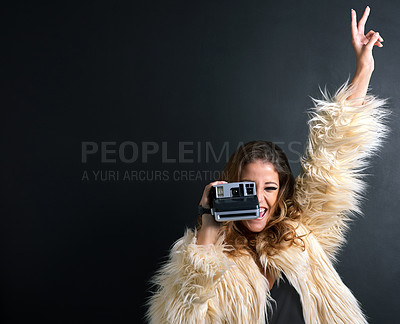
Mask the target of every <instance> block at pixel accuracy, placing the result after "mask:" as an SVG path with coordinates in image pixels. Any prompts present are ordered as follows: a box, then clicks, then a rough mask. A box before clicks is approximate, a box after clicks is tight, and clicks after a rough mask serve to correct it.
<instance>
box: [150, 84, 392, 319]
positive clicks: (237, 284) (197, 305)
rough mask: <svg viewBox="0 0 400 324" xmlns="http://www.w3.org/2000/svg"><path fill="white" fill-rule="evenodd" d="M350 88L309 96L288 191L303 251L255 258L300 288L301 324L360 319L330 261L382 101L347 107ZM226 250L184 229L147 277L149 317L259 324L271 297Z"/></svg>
mask: <svg viewBox="0 0 400 324" xmlns="http://www.w3.org/2000/svg"><path fill="white" fill-rule="evenodd" d="M351 91H352V89H351V88H350V87H349V84H348V81H347V82H346V83H345V84H343V85H342V86H341V87H340V88H339V90H337V92H336V93H335V95H334V96H333V97H331V96H330V95H329V94H327V92H326V90H325V92H322V91H321V92H322V95H323V99H322V100H317V99H313V101H314V106H315V107H314V108H313V109H312V110H311V111H310V115H311V119H310V121H309V128H310V135H309V140H308V147H307V151H306V154H305V156H304V157H303V159H302V167H303V172H302V174H301V175H300V176H299V177H298V178H297V180H296V181H297V183H296V193H295V197H296V199H297V201H298V202H299V203H300V205H301V207H302V210H303V215H302V218H301V220H300V223H299V224H298V225H299V227H298V230H297V232H298V234H299V235H302V234H306V236H304V237H303V240H304V243H305V247H306V249H305V251H303V250H302V249H300V248H298V247H296V246H293V247H291V248H289V249H287V250H284V251H281V252H279V253H278V254H277V255H275V256H273V257H268V256H267V254H266V253H263V252H262V251H259V253H260V261H261V264H262V265H263V266H264V267H267V266H268V267H269V268H272V269H274V270H276V274H277V275H278V276H281V275H280V274H281V272H283V273H285V275H286V277H287V279H288V280H289V282H290V284H291V285H292V286H293V287H294V288H295V289H296V291H297V292H298V293H299V295H300V300H301V304H302V308H303V316H304V320H305V322H306V323H307V324H320V323H321V324H322V323H324V324H325V323H329V324H331V323H352V324H356V323H367V320H366V317H365V316H364V314H363V312H362V310H361V307H360V305H359V303H358V301H357V300H356V298H355V297H354V296H353V294H352V292H351V291H350V290H349V289H348V288H347V287H346V286H345V284H344V283H343V281H342V280H341V278H340V276H339V275H338V273H337V272H336V270H335V268H334V266H333V263H334V262H335V255H336V254H337V252H338V250H339V249H340V247H341V246H342V245H343V243H344V242H345V233H346V231H347V229H348V224H349V222H350V221H351V220H352V216H353V215H354V212H360V208H359V207H360V206H359V203H360V197H361V195H362V193H363V190H364V188H365V183H364V182H363V181H362V179H361V178H362V174H361V172H362V171H363V170H364V169H365V167H366V166H367V163H366V162H367V158H368V157H369V156H370V155H371V153H374V152H376V151H377V149H378V148H379V147H380V145H381V143H382V140H383V138H384V137H385V135H386V134H387V132H388V131H387V127H386V126H385V123H384V121H385V117H386V116H387V112H386V110H385V109H384V108H383V106H384V105H385V103H386V102H385V100H382V99H378V98H377V97H375V96H373V95H370V94H368V95H367V96H366V99H365V101H364V103H363V105H362V106H351V105H349V102H347V101H346V98H348V97H349V95H350V94H351ZM228 249H229V246H227V245H226V244H224V241H223V237H222V238H220V239H219V241H218V242H216V244H214V245H209V246H204V245H196V231H194V232H193V231H192V230H189V229H188V230H187V231H186V233H185V235H184V236H183V237H182V238H181V239H179V240H178V241H177V242H176V243H175V244H174V245H173V247H172V249H171V252H170V257H169V259H168V261H167V262H165V264H164V265H163V266H162V267H161V268H160V269H159V270H158V271H157V273H156V275H155V276H154V277H153V280H152V282H153V283H154V285H155V287H156V291H155V292H154V293H153V295H152V296H151V297H150V299H149V301H148V306H149V308H148V311H147V314H146V316H147V319H148V320H149V322H150V323H155V324H161V323H191V324H192V323H213V324H214V323H229V324H233V323H250V324H255V323H265V321H266V312H271V309H272V308H271V303H273V299H272V297H271V296H270V293H269V289H270V287H269V285H268V281H267V280H266V278H265V277H264V276H263V274H262V273H261V272H260V270H259V268H258V267H257V265H256V263H255V262H254V260H253V259H252V258H251V256H243V257H235V258H233V257H230V256H228V255H227V254H226V253H225V252H226V251H228ZM278 280H279V279H278ZM288 324H290V323H288Z"/></svg>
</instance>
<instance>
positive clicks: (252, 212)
mask: <svg viewBox="0 0 400 324" xmlns="http://www.w3.org/2000/svg"><path fill="white" fill-rule="evenodd" d="M199 205H200V208H199V210H200V211H201V212H200V213H201V217H202V226H201V228H200V230H199V232H198V235H197V244H202V245H203V244H214V243H215V240H216V238H217V234H218V230H219V228H220V226H221V223H222V222H223V221H235V220H246V219H255V218H257V217H259V204H258V198H257V195H256V187H255V183H254V182H251V181H243V182H232V183H228V182H226V181H214V182H211V183H209V184H208V185H207V186H206V187H205V188H204V192H203V196H202V198H201V200H200V204H199ZM204 209H209V211H204Z"/></svg>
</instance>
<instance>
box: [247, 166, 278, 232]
mask: <svg viewBox="0 0 400 324" xmlns="http://www.w3.org/2000/svg"><path fill="white" fill-rule="evenodd" d="M240 180H241V181H254V182H255V184H256V191H257V197H258V202H259V205H260V217H259V218H257V219H250V220H243V221H242V224H243V225H244V226H245V227H246V228H247V229H248V230H250V231H252V232H255V233H258V232H261V231H262V230H263V229H264V228H265V226H266V225H267V222H268V219H269V218H270V217H271V215H273V213H274V211H275V202H276V200H277V198H278V192H279V175H278V172H276V170H275V167H274V166H273V165H272V164H271V163H269V162H267V163H265V162H262V161H261V160H257V161H255V162H251V163H249V164H247V165H246V166H245V167H244V168H243V170H242V174H241V179H240Z"/></svg>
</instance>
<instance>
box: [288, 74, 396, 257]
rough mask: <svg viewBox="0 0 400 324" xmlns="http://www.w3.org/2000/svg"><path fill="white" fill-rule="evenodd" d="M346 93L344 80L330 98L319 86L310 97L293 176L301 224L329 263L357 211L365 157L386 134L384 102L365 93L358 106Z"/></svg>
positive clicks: (348, 88)
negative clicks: (302, 149) (304, 142)
mask: <svg viewBox="0 0 400 324" xmlns="http://www.w3.org/2000/svg"><path fill="white" fill-rule="evenodd" d="M352 91H353V89H352V88H351V87H350V85H349V83H348V80H347V81H346V83H344V84H343V85H342V86H341V87H340V88H339V89H338V90H337V92H336V93H335V95H334V96H333V97H331V96H330V95H329V94H328V93H327V91H326V89H325V91H324V92H322V91H321V93H322V95H323V99H321V100H318V99H314V98H312V99H313V102H314V106H315V107H314V108H313V109H312V110H311V111H310V117H311V118H310V121H309V130H310V134H309V139H308V147H307V150H306V154H305V156H304V157H303V159H302V168H303V170H302V173H301V174H300V176H299V177H298V178H297V180H296V192H295V197H296V199H297V201H298V202H299V203H300V205H301V207H302V209H303V212H304V213H303V216H302V223H303V224H304V225H306V226H307V227H308V228H309V229H310V230H312V232H313V233H314V235H315V236H316V237H317V239H318V240H319V242H320V244H321V245H322V247H323V249H324V250H325V252H326V253H327V254H328V256H329V257H330V259H331V260H333V261H334V260H335V255H336V254H337V252H338V250H339V249H340V247H341V246H342V245H343V243H345V233H346V231H347V230H348V225H349V222H350V221H351V220H352V218H353V217H352V216H353V215H354V213H360V202H361V198H362V194H363V191H364V189H365V182H364V181H363V180H362V176H363V174H362V171H363V170H365V168H366V167H367V162H368V161H367V159H368V158H369V157H370V156H371V155H372V154H373V153H375V152H376V151H377V150H378V148H379V147H380V146H381V144H382V140H383V139H384V137H385V136H386V135H387V133H388V128H387V126H386V125H385V120H386V116H387V115H388V111H387V110H385V109H384V108H383V106H384V105H385V104H386V100H384V99H378V98H377V97H376V96H373V95H370V94H367V96H366V98H365V100H364V103H363V104H362V105H361V106H353V105H351V102H350V101H348V100H347V98H348V97H349V96H350V95H351V93H352Z"/></svg>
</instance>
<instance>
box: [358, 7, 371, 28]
mask: <svg viewBox="0 0 400 324" xmlns="http://www.w3.org/2000/svg"><path fill="white" fill-rule="evenodd" d="M370 10H371V9H370V8H369V6H367V7H366V8H365V10H364V14H363V15H362V17H361V19H360V21H359V22H358V32H359V33H360V34H363V35H364V28H365V23H366V22H367V19H368V16H369V12H370Z"/></svg>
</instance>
